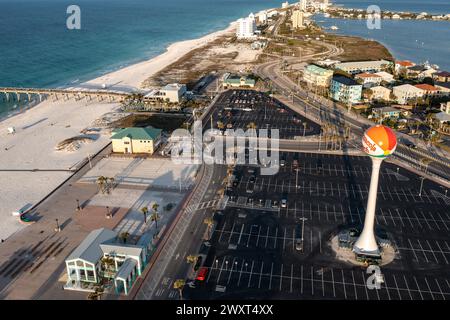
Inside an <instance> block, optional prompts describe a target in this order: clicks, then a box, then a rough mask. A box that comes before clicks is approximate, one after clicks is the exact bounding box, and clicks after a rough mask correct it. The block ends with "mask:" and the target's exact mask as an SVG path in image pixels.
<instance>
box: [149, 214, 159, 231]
mask: <svg viewBox="0 0 450 320" xmlns="http://www.w3.org/2000/svg"><path fill="white" fill-rule="evenodd" d="M158 220H159V214H158V212H156V211H153V213H152V215H151V216H150V221H155V229H156V231H158Z"/></svg>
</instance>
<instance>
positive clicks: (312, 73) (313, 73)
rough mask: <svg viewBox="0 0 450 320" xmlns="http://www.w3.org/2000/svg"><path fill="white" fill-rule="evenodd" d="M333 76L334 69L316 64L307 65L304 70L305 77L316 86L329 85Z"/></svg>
mask: <svg viewBox="0 0 450 320" xmlns="http://www.w3.org/2000/svg"><path fill="white" fill-rule="evenodd" d="M332 77H333V70H329V69H325V68H322V67H319V66H317V65H315V64H310V65H307V66H306V67H305V70H304V71H303V79H304V80H305V81H306V82H307V83H310V84H312V85H314V86H319V87H328V86H329V85H330V81H331V78H332Z"/></svg>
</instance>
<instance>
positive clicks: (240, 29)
mask: <svg viewBox="0 0 450 320" xmlns="http://www.w3.org/2000/svg"><path fill="white" fill-rule="evenodd" d="M237 24H238V25H237V29H236V37H237V38H238V39H254V38H255V37H256V35H255V31H256V20H255V15H254V14H253V13H250V15H249V16H248V17H247V18H241V19H239V20H238V22H237Z"/></svg>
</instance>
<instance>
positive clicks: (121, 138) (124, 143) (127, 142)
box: [111, 127, 162, 154]
mask: <svg viewBox="0 0 450 320" xmlns="http://www.w3.org/2000/svg"><path fill="white" fill-rule="evenodd" d="M161 132H162V130H161V129H156V128H153V127H146V128H137V127H130V128H122V129H115V130H113V135H112V136H111V141H112V149H113V152H114V153H124V154H153V152H154V151H155V149H156V148H157V147H158V145H159V143H160V142H161Z"/></svg>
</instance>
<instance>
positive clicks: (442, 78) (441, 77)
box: [432, 71, 450, 82]
mask: <svg viewBox="0 0 450 320" xmlns="http://www.w3.org/2000/svg"><path fill="white" fill-rule="evenodd" d="M432 78H433V80H434V81H437V82H450V72H448V71H439V72H436V73H434V74H433V75H432Z"/></svg>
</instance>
